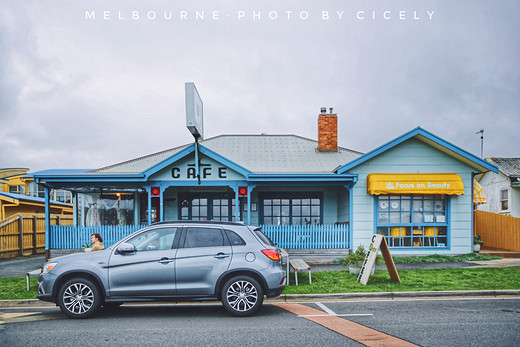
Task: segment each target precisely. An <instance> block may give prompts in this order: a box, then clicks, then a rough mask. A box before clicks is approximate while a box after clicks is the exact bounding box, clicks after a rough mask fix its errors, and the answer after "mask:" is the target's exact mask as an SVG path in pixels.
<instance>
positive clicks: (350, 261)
mask: <svg viewBox="0 0 520 347" xmlns="http://www.w3.org/2000/svg"><path fill="white" fill-rule="evenodd" d="M366 256H367V251H366V250H365V247H363V245H359V246H358V248H357V249H356V250H355V251H354V252H351V253H350V254H349V255H347V256H346V257H345V258H341V259H340V264H341V265H344V266H348V271H349V272H350V273H351V274H353V275H359V271H360V270H361V266H363V262H364V261H365V258H366ZM383 263H384V260H383V257H382V256H381V255H379V254H378V255H377V257H376V264H377V265H381V264H383ZM374 267H375V266H374ZM374 267H372V270H371V273H370V274H371V275H373V274H374Z"/></svg>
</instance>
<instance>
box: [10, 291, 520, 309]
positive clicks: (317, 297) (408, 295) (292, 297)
mask: <svg viewBox="0 0 520 347" xmlns="http://www.w3.org/2000/svg"><path fill="white" fill-rule="evenodd" d="M477 297H481V298H494V297H497V298H498V297H501V298H504V297H506V298H507V297H509V298H510V297H519V298H520V290H513V289H505V290H460V291H423V292H380V293H372V292H370V293H336V294H285V295H280V296H277V297H275V298H268V299H265V300H264V302H267V303H273V302H307V301H354V300H360V299H365V300H399V299H433V298H437V299H449V298H477ZM207 302H213V303H214V301H203V302H199V303H200V304H204V303H207ZM172 303H174V302H160V303H159V302H146V303H144V302H140V303H129V304H148V305H149V304H172ZM179 303H180V302H178V303H177V304H179ZM187 303H190V304H193V302H187ZM55 306H56V305H55V304H54V303H51V302H45V301H40V300H38V299H24V300H0V308H23V307H55Z"/></svg>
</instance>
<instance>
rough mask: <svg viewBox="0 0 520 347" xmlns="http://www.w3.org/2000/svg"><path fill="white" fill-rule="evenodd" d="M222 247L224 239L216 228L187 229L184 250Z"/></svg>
mask: <svg viewBox="0 0 520 347" xmlns="http://www.w3.org/2000/svg"><path fill="white" fill-rule="evenodd" d="M218 246H224V237H223V235H222V232H221V231H220V229H216V228H187V229H186V241H185V242H184V248H194V247H218Z"/></svg>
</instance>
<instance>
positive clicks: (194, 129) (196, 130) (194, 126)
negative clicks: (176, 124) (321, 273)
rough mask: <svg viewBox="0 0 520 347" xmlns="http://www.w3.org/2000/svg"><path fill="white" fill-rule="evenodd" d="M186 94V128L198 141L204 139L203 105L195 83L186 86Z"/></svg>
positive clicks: (187, 83) (188, 83)
mask: <svg viewBox="0 0 520 347" xmlns="http://www.w3.org/2000/svg"><path fill="white" fill-rule="evenodd" d="M184 89H185V93H186V127H187V128H188V130H189V131H190V132H191V134H192V135H193V137H195V139H196V140H198V139H201V140H203V139H204V124H203V117H202V113H203V104H202V99H201V98H200V95H199V92H198V91H197V88H196V87H195V83H193V82H186V83H185V84H184Z"/></svg>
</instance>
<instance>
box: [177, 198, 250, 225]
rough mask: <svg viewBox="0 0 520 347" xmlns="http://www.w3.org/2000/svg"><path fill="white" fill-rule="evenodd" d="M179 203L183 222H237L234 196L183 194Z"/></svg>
mask: <svg viewBox="0 0 520 347" xmlns="http://www.w3.org/2000/svg"><path fill="white" fill-rule="evenodd" d="M179 201H180V203H179V216H181V220H215V221H223V222H230V221H234V220H235V198H234V195H233V194H230V193H191V194H183V195H182V196H180V197H179ZM241 214H242V212H241ZM240 217H242V216H240ZM240 220H242V218H240Z"/></svg>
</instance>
